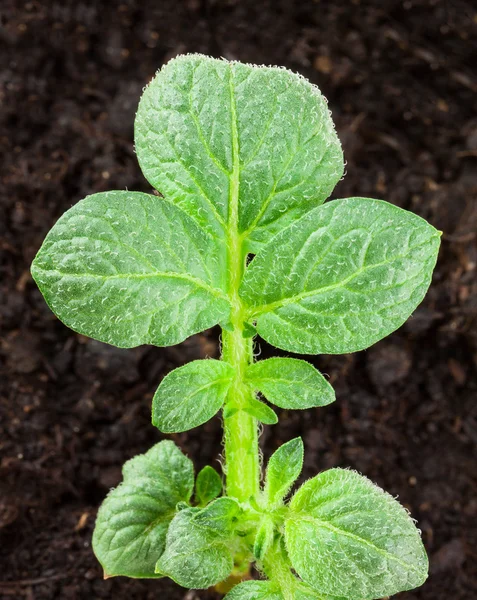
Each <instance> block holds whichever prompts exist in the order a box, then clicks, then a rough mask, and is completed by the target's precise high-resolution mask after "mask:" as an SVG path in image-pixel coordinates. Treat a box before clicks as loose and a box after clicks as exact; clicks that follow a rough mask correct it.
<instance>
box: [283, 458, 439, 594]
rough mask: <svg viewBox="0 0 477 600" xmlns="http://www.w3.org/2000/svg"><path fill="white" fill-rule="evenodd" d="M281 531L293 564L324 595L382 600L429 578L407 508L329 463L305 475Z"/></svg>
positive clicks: (423, 555)
mask: <svg viewBox="0 0 477 600" xmlns="http://www.w3.org/2000/svg"><path fill="white" fill-rule="evenodd" d="M285 537H286V545H287V550H288V553H289V556H290V560H291V562H292V565H293V568H294V569H295V570H296V572H297V573H298V575H300V577H301V578H302V579H303V580H304V581H305V582H307V583H308V584H309V585H311V586H312V587H313V588H315V589H316V590H318V591H319V592H321V593H324V594H332V595H336V596H344V597H346V598H364V599H372V598H382V597H383V596H391V595H393V594H396V593H397V592H400V591H405V590H411V589H413V588H415V587H418V586H419V585H421V584H422V583H423V582H424V581H425V580H426V578H427V570H428V561H427V556H426V552H425V549H424V546H423V544H422V541H421V536H420V533H419V531H418V530H417V529H416V527H415V525H414V522H413V520H412V519H411V518H410V516H409V514H408V513H407V511H406V510H405V509H404V508H403V507H402V506H401V505H400V504H399V503H398V502H397V501H396V500H394V498H392V497H391V496H390V495H389V494H387V493H385V492H384V491H383V490H381V489H380V488H378V487H377V486H375V485H374V484H373V483H371V482H370V481H369V480H368V479H366V478H365V477H362V476H361V475H358V473H355V472H352V471H346V470H343V469H331V470H329V471H326V472H324V473H321V474H320V475H318V476H317V477H314V478H313V479H310V480H309V481H307V482H306V483H305V484H304V485H303V486H302V487H301V488H300V489H299V490H298V492H297V493H296V494H295V495H294V497H293V498H292V500H291V502H290V512H289V517H288V519H287V521H286V525H285ZM316 565H319V568H316Z"/></svg>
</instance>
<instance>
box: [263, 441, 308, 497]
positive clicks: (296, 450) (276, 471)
mask: <svg viewBox="0 0 477 600" xmlns="http://www.w3.org/2000/svg"><path fill="white" fill-rule="evenodd" d="M302 468H303V441H302V439H301V438H299V437H297V438H295V439H293V440H290V441H289V442H287V443H286V444H283V445H282V446H280V448H278V450H277V451H276V452H274V453H273V454H272V456H271V457H270V460H269V461H268V465H267V472H266V474H265V488H264V495H265V500H266V502H267V505H268V506H274V505H276V504H277V503H280V502H281V501H282V500H283V498H284V497H285V496H286V495H287V494H288V492H289V491H290V489H291V487H292V485H293V484H294V483H295V481H296V480H297V479H298V477H299V475H300V473H301V470H302Z"/></svg>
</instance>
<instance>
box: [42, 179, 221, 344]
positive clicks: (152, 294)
mask: <svg viewBox="0 0 477 600" xmlns="http://www.w3.org/2000/svg"><path fill="white" fill-rule="evenodd" d="M223 255H224V251H223V249H222V248H220V247H219V245H218V244H217V242H215V241H214V240H212V239H211V238H210V237H208V236H207V235H206V234H205V233H204V232H203V231H201V230H200V229H199V227H197V225H196V224H195V223H194V221H193V220H192V219H191V218H190V217H188V216H187V215H186V214H185V213H184V212H183V211H181V210H180V208H178V207H176V206H174V205H173V204H172V203H169V202H166V201H165V200H164V199H161V198H157V197H155V196H150V195H148V194H141V193H138V192H121V191H118V192H104V193H100V194H93V195H92V196H88V197H87V198H85V199H84V200H81V201H80V202H78V204H76V206H74V207H73V208H71V209H70V210H68V211H67V212H66V213H65V214H64V215H63V216H62V217H61V218H60V219H59V221H58V222H57V223H56V225H55V226H54V227H53V229H52V230H51V231H50V232H49V234H48V235H47V236H46V239H45V241H44V242H43V245H42V247H41V249H40V251H39V252H38V254H37V256H36V258H35V260H34V261H33V264H32V270H31V271H32V275H33V278H34V279H35V281H36V283H37V284H38V287H39V288H40V290H41V292H42V294H43V296H44V297H45V300H46V302H47V303H48V305H49V306H50V308H51V309H52V311H53V312H54V313H55V314H56V315H57V316H58V318H59V319H61V321H63V323H65V324H66V325H68V327H71V329H73V330H74V331H77V332H78V333H81V334H84V335H88V336H90V337H92V338H94V339H96V340H100V341H102V342H107V343H109V344H113V345H114V346H119V347H121V348H133V347H134V346H139V345H140V344H155V345H157V346H170V345H172V344H178V343H179V342H181V341H183V340H184V339H186V338H187V337H189V336H190V335H192V334H194V333H197V332H199V331H203V330H204V329H207V328H208V327H212V326H213V325H215V324H217V323H219V322H221V321H222V320H227V317H228V314H229V311H230V309H229V303H228V301H227V300H226V298H225V296H224V294H223V292H222V291H221V287H222V276H223V273H224V269H223Z"/></svg>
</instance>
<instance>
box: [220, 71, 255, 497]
mask: <svg viewBox="0 0 477 600" xmlns="http://www.w3.org/2000/svg"><path fill="white" fill-rule="evenodd" d="M229 77H230V79H229V88H230V110H231V131H232V174H231V178H230V191H229V218H228V226H227V248H228V265H227V266H228V281H227V289H228V295H229V298H230V300H231V304H232V311H231V330H230V331H228V330H223V331H222V358H223V360H226V361H227V362H229V363H230V364H231V365H232V366H233V367H235V372H236V375H235V380H234V382H233V384H232V385H231V386H230V391H229V394H228V397H227V401H226V403H225V407H224V436H225V474H226V489H227V494H228V495H229V496H232V497H234V498H236V499H237V500H239V501H241V502H246V501H247V500H248V499H249V498H250V497H251V496H255V495H256V494H257V492H258V491H259V485H260V463H259V453H258V423H257V420H256V419H255V418H254V417H252V416H251V415H249V414H248V413H247V412H245V411H244V408H245V407H246V406H247V404H248V402H249V399H250V395H251V394H252V393H253V392H252V391H251V390H250V389H249V388H248V386H247V385H246V384H245V377H244V375H245V369H246V368H247V366H248V365H249V364H250V363H251V362H253V340H252V339H251V338H245V337H244V336H243V329H244V307H243V305H242V300H241V298H240V296H239V292H238V290H239V287H240V283H241V281H242V277H243V274H244V270H245V261H246V254H245V252H244V249H243V244H242V238H241V237H240V235H239V232H238V222H239V219H238V216H239V177H240V162H239V146H238V131H237V115H236V111H235V96H234V86H233V74H232V69H230V76H229Z"/></svg>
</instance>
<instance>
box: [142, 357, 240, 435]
mask: <svg viewBox="0 0 477 600" xmlns="http://www.w3.org/2000/svg"><path fill="white" fill-rule="evenodd" d="M233 377H234V368H233V367H232V366H231V365H229V364H228V363H226V362H224V361H221V360H212V359H209V360H194V361H192V362H190V363H188V364H187V365H184V366H183V367H179V368H178V369H175V370H174V371H172V372H171V373H169V374H168V375H167V376H166V377H164V379H163V380H162V382H161V385H160V386H159V387H158V389H157V392H156V393H155V394H154V398H153V401H152V423H153V425H155V426H156V427H157V428H158V429H160V430H161V431H162V432H164V433H174V432H177V431H187V430H188V429H193V428H194V427H197V426H198V425H202V423H205V422H206V421H208V420H209V419H211V418H212V417H213V416H214V415H215V414H216V413H217V412H218V411H219V410H220V408H221V407H222V405H223V403H224V402H225V398H226V396H227V392H228V390H229V387H230V385H231V383H232V380H233Z"/></svg>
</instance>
